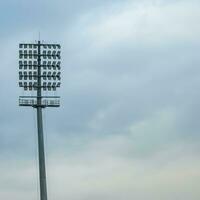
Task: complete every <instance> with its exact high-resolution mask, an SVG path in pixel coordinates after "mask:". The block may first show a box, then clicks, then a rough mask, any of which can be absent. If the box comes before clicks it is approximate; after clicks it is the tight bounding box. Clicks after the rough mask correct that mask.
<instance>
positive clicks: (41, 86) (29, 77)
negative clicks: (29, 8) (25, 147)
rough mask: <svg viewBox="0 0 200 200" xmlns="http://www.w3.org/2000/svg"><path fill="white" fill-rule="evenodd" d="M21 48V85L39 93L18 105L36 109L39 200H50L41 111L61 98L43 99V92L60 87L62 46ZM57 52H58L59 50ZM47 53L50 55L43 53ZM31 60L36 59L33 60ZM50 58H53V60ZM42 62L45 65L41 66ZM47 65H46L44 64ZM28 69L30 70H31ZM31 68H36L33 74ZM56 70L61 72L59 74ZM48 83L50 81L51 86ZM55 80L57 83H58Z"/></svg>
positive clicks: (46, 45)
mask: <svg viewBox="0 0 200 200" xmlns="http://www.w3.org/2000/svg"><path fill="white" fill-rule="evenodd" d="M23 47H24V48H23ZM19 48H20V50H19V58H20V61H19V69H20V70H22V69H23V70H24V71H23V72H24V73H23V72H22V71H19V81H20V82H19V86H20V87H23V89H24V90H25V91H31V90H34V91H36V96H31V95H29V96H20V97H19V106H31V107H33V108H36V109H37V129H38V157H39V178H40V200H47V183H46V167H45V151H44V138H43V122H42V109H43V108H46V107H59V106H60V97H59V96H50V95H49V96H48V95H47V96H42V91H46V90H47V91H52V90H53V91H55V90H56V89H57V88H58V87H60V84H61V83H60V71H59V70H60V58H61V57H60V53H61V51H60V49H61V46H60V45H59V44H42V43H41V42H40V41H38V42H37V43H36V44H31V43H28V44H19ZM22 48H23V50H22ZM41 48H43V49H44V50H43V52H41V51H42V49H41ZM50 49H52V50H53V51H51V50H50ZM56 49H58V50H57V51H56ZM46 50H47V53H44V52H46ZM22 59H24V61H22ZM32 59H34V61H33V60H32ZM42 59H43V60H44V61H43V60H42ZM46 59H50V61H48V62H47V61H46ZM51 59H53V61H52V60H51ZM55 60H56V61H55ZM42 61H43V64H42V63H41V62H42ZM49 62H50V63H49ZM51 62H53V63H51ZM44 63H47V64H46V65H44ZM28 68H31V69H30V70H31V71H29V70H28ZM46 68H48V69H49V68H50V69H49V70H52V69H53V73H51V72H52V71H45V69H46ZM32 69H34V71H33V70H32ZM56 69H57V70H58V71H56ZM47 72H48V73H47ZM52 79H53V82H52ZM46 80H48V83H47V82H46ZM22 81H24V82H22ZM56 81H58V82H57V83H56Z"/></svg>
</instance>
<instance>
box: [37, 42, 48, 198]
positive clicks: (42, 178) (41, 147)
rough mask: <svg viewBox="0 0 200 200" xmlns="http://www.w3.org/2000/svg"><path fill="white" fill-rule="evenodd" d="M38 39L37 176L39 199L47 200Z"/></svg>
mask: <svg viewBox="0 0 200 200" xmlns="http://www.w3.org/2000/svg"><path fill="white" fill-rule="evenodd" d="M40 47H41V46H40V41H38V80H37V84H38V88H37V127H38V155H39V178H40V200H47V184H46V169H45V152H44V136H43V124H42V97H41V96H42V90H41V56H40V54H41V53H40V51H41V50H40Z"/></svg>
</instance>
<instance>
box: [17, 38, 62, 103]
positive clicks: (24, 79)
mask: <svg viewBox="0 0 200 200" xmlns="http://www.w3.org/2000/svg"><path fill="white" fill-rule="evenodd" d="M60 59H61V46H60V44H42V43H41V42H40V41H38V43H35V44H31V43H29V44H28V43H27V44H24V43H22V44H19V87H22V88H23V89H24V90H25V91H27V92H28V91H35V92H36V95H37V97H38V94H40V95H39V96H41V95H42V91H49V92H50V93H52V91H56V89H57V88H59V87H60V85H61V83H60V80H61V73H60V64H61V62H60ZM38 92H39V93H38ZM50 93H49V94H50ZM47 96H48V95H47ZM47 96H46V97H47ZM41 98H42V97H41ZM34 102H37V101H34ZM45 102H46V100H45ZM47 102H48V101H47ZM48 106H49V105H48ZM57 106H58V105H57Z"/></svg>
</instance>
